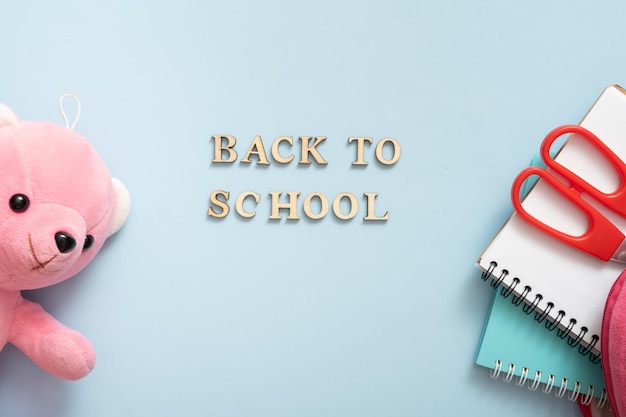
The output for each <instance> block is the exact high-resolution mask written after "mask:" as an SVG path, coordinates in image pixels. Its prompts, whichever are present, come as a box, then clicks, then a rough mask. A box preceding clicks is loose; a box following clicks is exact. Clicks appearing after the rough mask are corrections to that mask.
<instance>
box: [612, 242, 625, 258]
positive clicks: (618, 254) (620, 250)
mask: <svg viewBox="0 0 626 417" xmlns="http://www.w3.org/2000/svg"><path fill="white" fill-rule="evenodd" d="M611 260H612V261H615V262H621V263H626V239H624V240H622V243H620V244H619V246H618V247H617V249H616V250H615V252H614V253H613V255H612V256H611Z"/></svg>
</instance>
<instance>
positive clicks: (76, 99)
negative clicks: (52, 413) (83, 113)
mask: <svg viewBox="0 0 626 417" xmlns="http://www.w3.org/2000/svg"><path fill="white" fill-rule="evenodd" d="M66 97H69V98H71V99H73V100H74V101H75V102H76V106H77V107H76V118H75V119H74V122H73V123H72V125H71V126H70V121H69V120H68V118H67V115H66V114H65V110H64V109H63V100H64V99H65V98H66ZM59 110H61V117H63V121H65V127H66V128H68V129H70V130H74V128H75V127H76V123H78V119H80V100H78V97H76V96H75V95H74V94H63V95H62V96H61V98H59Z"/></svg>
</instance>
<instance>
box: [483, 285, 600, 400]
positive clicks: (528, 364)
mask: <svg viewBox="0 0 626 417" xmlns="http://www.w3.org/2000/svg"><path fill="white" fill-rule="evenodd" d="M533 317H534V315H532V316H528V315H527V314H526V313H525V312H524V311H523V309H522V308H521V307H517V306H515V305H514V304H512V303H511V301H510V300H509V299H508V298H504V297H502V296H500V294H499V293H498V292H497V291H494V296H493V300H492V303H491V308H490V310H489V314H488V316H487V320H486V322H485V327H484V329H483V334H482V336H481V340H480V344H479V346H478V352H477V353H476V359H475V362H476V363H477V364H478V365H481V366H484V367H486V368H489V369H491V376H492V377H493V378H498V379H501V380H503V381H505V382H509V383H515V384H517V385H520V386H527V387H528V388H529V389H531V390H537V391H543V392H544V393H554V394H555V395H556V396H557V397H566V398H569V399H570V400H572V401H576V400H578V399H580V400H582V402H583V403H585V404H589V403H590V402H591V401H593V399H594V398H595V399H596V400H597V402H598V406H603V405H604V403H605V402H606V390H605V387H604V380H603V377H602V367H601V364H599V363H593V362H592V361H590V360H589V359H588V358H586V357H584V356H583V355H581V354H580V353H578V350H576V349H572V348H570V346H569V345H568V344H567V343H565V342H564V341H563V340H561V339H560V338H558V337H554V335H553V334H552V333H551V332H549V331H547V330H546V329H545V328H544V326H543V325H540V324H539V323H537V322H536V321H535V320H533Z"/></svg>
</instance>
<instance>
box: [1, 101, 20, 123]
mask: <svg viewBox="0 0 626 417" xmlns="http://www.w3.org/2000/svg"><path fill="white" fill-rule="evenodd" d="M19 121H20V119H19V117H17V114H15V112H14V111H13V110H11V108H10V107H9V106H7V105H6V104H3V103H0V127H1V126H7V125H14V124H17V122H19Z"/></svg>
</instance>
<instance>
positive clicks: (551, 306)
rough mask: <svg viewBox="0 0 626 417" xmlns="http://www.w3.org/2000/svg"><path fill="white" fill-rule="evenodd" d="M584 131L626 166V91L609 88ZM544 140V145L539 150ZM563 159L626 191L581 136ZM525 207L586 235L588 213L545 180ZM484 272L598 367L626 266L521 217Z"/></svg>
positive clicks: (591, 178) (488, 252) (485, 261)
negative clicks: (606, 317) (604, 326)
mask: <svg viewBox="0 0 626 417" xmlns="http://www.w3.org/2000/svg"><path fill="white" fill-rule="evenodd" d="M563 124H566V123H563ZM580 124H581V125H582V126H584V127H585V128H587V129H588V130H590V131H591V132H593V133H595V134H596V136H598V137H599V138H600V140H602V141H603V142H604V143H605V144H606V145H607V146H608V147H609V148H611V150H612V151H613V152H614V153H615V154H616V155H617V156H618V157H620V158H621V159H622V160H624V161H626V91H625V90H624V89H622V88H621V87H619V86H616V85H614V86H609V87H607V88H606V89H605V90H604V91H603V92H602V94H601V95H600V97H599V98H598V99H597V101H596V102H595V104H594V105H593V106H592V108H591V109H590V110H589V112H588V113H587V115H586V116H585V117H584V119H583V120H582V122H581V123H580ZM555 127H556V126H555ZM547 133H548V132H546V134H547ZM542 139H543V138H537V139H536V142H537V150H539V146H540V143H541V140H542ZM555 159H556V160H557V161H558V162H559V163H560V164H561V165H564V166H566V167H567V168H569V169H570V170H572V171H574V172H576V173H577V174H578V175H580V176H581V177H582V178H584V179H586V180H587V181H588V182H590V183H591V184H593V185H594V186H596V187H597V188H599V189H600V190H602V191H605V192H610V191H614V190H615V189H617V187H618V185H619V179H618V178H617V174H616V173H614V172H613V169H612V167H611V165H610V164H609V163H607V162H606V161H605V160H604V159H603V158H602V157H601V156H599V154H597V153H596V151H595V150H594V149H593V148H591V149H590V145H589V144H588V143H586V142H584V141H583V140H581V138H579V137H577V136H576V135H572V136H570V137H569V138H568V139H567V142H566V143H565V144H564V145H563V147H562V149H561V151H560V152H559V154H558V155H557V156H556V158H555ZM585 197H586V196H585ZM585 200H587V201H588V202H590V203H591V204H592V205H594V206H595V207H596V208H598V209H599V210H600V211H601V212H602V213H604V214H605V215H606V217H608V218H609V219H610V220H611V221H612V222H613V223H614V224H615V225H616V226H617V227H618V228H619V229H620V230H621V231H623V232H625V233H626V219H624V218H621V217H619V216H618V215H616V214H614V213H612V212H611V211H609V210H607V209H606V208H604V207H601V206H599V204H597V203H596V202H594V201H592V200H591V198H585ZM523 205H524V208H525V209H526V210H527V211H529V212H531V213H532V214H533V215H535V216H536V217H539V218H540V219H541V220H543V221H544V222H546V223H548V224H550V225H552V226H553V227H556V228H557V229H559V230H562V231H566V232H568V233H570V234H573V235H579V234H582V233H583V232H584V231H585V230H586V224H587V223H586V222H587V221H586V218H585V216H584V215H583V214H582V212H579V211H578V210H577V209H575V208H574V207H573V205H571V203H569V202H564V200H563V199H562V197H559V196H558V195H556V194H555V193H554V191H552V190H551V189H550V188H548V187H546V184H545V183H543V182H542V181H541V180H539V181H538V182H537V184H536V185H535V186H534V187H533V188H532V189H531V190H530V191H529V193H528V195H527V196H526V198H525V199H524V201H523ZM477 265H478V266H479V267H480V268H481V269H482V270H483V278H484V279H485V280H486V281H488V282H490V283H491V285H493V286H498V287H500V288H501V290H500V291H501V293H503V294H504V295H505V296H508V297H512V300H513V301H517V302H518V303H522V302H523V303H525V304H524V306H523V308H524V310H525V311H526V312H527V313H528V314H529V315H532V316H534V317H535V318H536V319H537V321H541V322H542V323H543V325H544V327H545V328H547V329H549V330H553V331H554V333H555V334H557V335H558V336H560V337H561V338H562V339H564V340H565V342H567V343H569V344H570V346H572V347H575V348H577V349H579V351H580V352H581V353H582V354H587V353H589V352H591V357H592V359H597V357H598V356H599V354H600V343H599V338H600V329H601V322H602V313H603V309H604V303H605V299H606V296H607V295H608V292H609V290H610V288H611V285H612V283H613V281H614V280H615V279H616V278H617V277H618V275H619V274H620V273H621V271H622V270H623V269H624V268H626V264H620V263H616V262H603V261H601V260H598V259H596V258H594V257H592V256H590V255H588V254H586V253H584V252H581V251H579V250H577V249H574V248H572V247H570V246H568V245H566V244H564V243H562V242H561V241H559V240H556V239H555V238H553V237H551V236H548V235H546V234H544V233H543V232H541V231H539V230H538V229H536V228H535V227H533V226H531V225H530V224H528V223H527V222H525V221H524V220H522V219H521V218H520V217H519V216H517V215H516V214H515V213H514V214H512V216H511V217H510V218H509V219H508V220H507V221H506V223H505V224H504V225H503V226H502V228H501V229H500V231H499V232H498V233H497V235H496V236H495V237H494V238H493V240H492V241H491V243H490V244H489V245H488V246H487V248H486V249H485V250H484V251H483V253H482V254H481V256H480V258H479V259H478V261H477ZM520 308H522V307H520ZM565 342H564V343H565Z"/></svg>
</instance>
